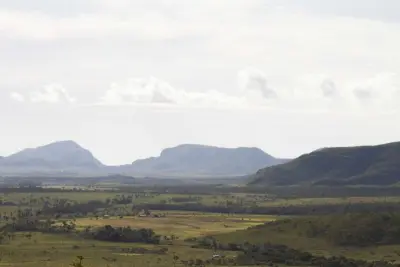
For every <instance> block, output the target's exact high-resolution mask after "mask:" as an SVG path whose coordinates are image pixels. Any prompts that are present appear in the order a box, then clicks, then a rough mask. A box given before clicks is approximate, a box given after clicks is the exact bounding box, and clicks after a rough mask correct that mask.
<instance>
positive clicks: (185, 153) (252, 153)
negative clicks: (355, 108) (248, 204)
mask: <svg viewBox="0 0 400 267" xmlns="http://www.w3.org/2000/svg"><path fill="white" fill-rule="evenodd" d="M284 162H287V160H285V159H277V158H274V157H272V156H270V155H268V154H266V153H265V152H264V151H262V150H260V149H258V148H246V147H241V148H220V147H213V146H203V145H190V144H186V145H179V146H177V147H173V148H167V149H165V150H163V151H162V152H161V155H160V156H159V157H153V158H148V159H142V160H137V161H135V162H133V163H132V165H131V168H130V169H131V171H132V172H134V173H151V174H157V173H158V174H176V175H178V174H180V175H246V174H251V173H254V172H255V171H256V170H258V169H260V168H262V167H266V166H272V165H277V164H281V163H284Z"/></svg>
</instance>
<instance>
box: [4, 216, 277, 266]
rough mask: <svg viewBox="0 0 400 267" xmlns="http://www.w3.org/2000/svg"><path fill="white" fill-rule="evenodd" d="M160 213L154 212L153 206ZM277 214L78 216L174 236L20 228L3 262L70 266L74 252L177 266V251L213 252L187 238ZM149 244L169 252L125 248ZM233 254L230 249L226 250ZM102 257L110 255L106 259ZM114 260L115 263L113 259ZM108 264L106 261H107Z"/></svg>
mask: <svg viewBox="0 0 400 267" xmlns="http://www.w3.org/2000/svg"><path fill="white" fill-rule="evenodd" d="M154 212H156V211H154ZM274 219H276V217H273V216H267V215H266V216H249V215H246V217H242V216H226V215H216V214H207V213H189V212H173V211H171V212H168V213H167V214H166V217H165V218H152V217H124V218H122V219H121V218H119V217H110V218H106V219H103V218H100V219H97V220H96V219H94V218H78V219H77V220H76V224H77V226H78V228H83V227H86V226H92V227H99V226H104V225H112V226H116V227H125V226H131V227H132V228H152V229H153V230H154V231H155V232H156V233H158V234H161V235H166V236H171V235H174V236H176V237H177V239H176V240H174V241H168V242H162V243H161V244H160V245H146V244H136V243H135V244H132V243H125V244H124V243H112V242H99V241H94V240H86V239H82V238H78V237H73V236H66V235H52V234H42V233H33V234H32V237H30V238H27V237H26V236H27V233H24V234H22V233H18V234H16V236H15V237H14V238H13V239H12V240H10V241H9V242H6V243H4V244H2V245H0V251H1V253H2V254H1V255H2V261H1V262H0V266H16V267H39V266H52V267H53V266H54V267H59V266H60V267H61V266H69V264H70V263H71V261H72V260H73V259H74V258H75V257H76V256H83V257H84V258H85V263H86V265H85V266H93V267H94V266H96V267H97V266H121V267H125V266H173V262H172V258H173V255H177V256H178V257H179V259H180V260H189V259H196V258H199V259H211V257H212V255H213V252H212V251H210V250H204V249H194V248H191V244H189V243H186V242H184V239H185V238H189V237H199V236H204V235H210V234H217V233H228V232H232V231H236V230H241V229H246V228H247V227H250V226H255V225H259V224H262V223H263V222H266V221H271V220H274ZM124 248H126V249H128V248H129V249H131V248H145V249H149V250H159V249H160V248H167V249H168V252H167V254H165V255H155V254H137V253H126V252H124V251H123V249H124ZM230 254H232V255H233V254H234V253H227V255H230ZM103 258H106V259H108V261H107V260H105V259H103ZM114 260H115V262H114ZM107 264H108V265H107Z"/></svg>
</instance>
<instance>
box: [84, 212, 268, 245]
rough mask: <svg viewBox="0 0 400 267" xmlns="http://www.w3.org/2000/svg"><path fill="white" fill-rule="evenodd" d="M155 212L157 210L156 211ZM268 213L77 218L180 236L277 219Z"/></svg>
mask: <svg viewBox="0 0 400 267" xmlns="http://www.w3.org/2000/svg"><path fill="white" fill-rule="evenodd" d="M155 213H156V212H155ZM275 219H276V217H275V216H267V215H258V216H257V215H243V216H240V215H234V216H227V215H226V214H225V215H219V214H211V213H193V212H173V211H169V212H167V213H166V217H165V218H153V217H124V218H122V219H120V218H119V217H112V218H106V219H104V218H99V219H98V220H96V219H95V218H82V219H77V221H76V224H77V226H78V227H86V226H94V227H99V226H104V225H112V226H116V227H124V226H130V227H132V228H151V229H153V230H154V231H155V232H156V233H157V234H161V235H175V236H178V237H179V238H181V239H184V238H188V237H196V236H203V235H212V234H216V233H227V232H233V231H236V230H241V229H246V228H248V227H250V226H254V225H258V224H262V223H265V222H268V221H271V220H275Z"/></svg>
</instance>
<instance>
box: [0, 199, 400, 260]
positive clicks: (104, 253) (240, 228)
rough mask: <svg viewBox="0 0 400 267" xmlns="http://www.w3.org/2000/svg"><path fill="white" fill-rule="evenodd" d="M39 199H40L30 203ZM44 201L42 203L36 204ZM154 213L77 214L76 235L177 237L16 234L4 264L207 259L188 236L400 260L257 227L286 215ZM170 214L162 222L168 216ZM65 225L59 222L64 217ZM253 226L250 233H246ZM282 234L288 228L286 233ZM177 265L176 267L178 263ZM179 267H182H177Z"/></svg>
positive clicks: (306, 202)
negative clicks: (122, 234) (149, 232)
mask: <svg viewBox="0 0 400 267" xmlns="http://www.w3.org/2000/svg"><path fill="white" fill-rule="evenodd" d="M0 196H1V199H2V201H3V202H13V203H14V205H0V213H3V214H4V213H10V212H14V211H16V210H17V209H19V208H26V207H31V208H40V205H43V203H45V202H52V201H53V202H54V201H56V200H60V199H68V200H72V201H74V202H78V203H87V202H89V201H93V200H96V201H102V202H105V201H106V200H113V199H120V198H121V196H132V197H133V200H132V203H129V204H118V203H115V204H114V203H112V204H111V206H110V207H108V208H107V209H104V210H102V214H106V213H107V211H111V210H112V209H118V208H122V207H124V208H126V210H127V211H128V212H131V211H132V208H133V207H134V205H144V204H148V203H153V204H158V203H160V204H162V203H167V204H169V205H172V207H173V205H184V204H188V203H199V204H202V205H204V206H216V207H217V206H218V207H225V206H228V205H232V203H233V204H234V205H242V206H244V207H252V206H259V207H286V206H313V205H327V206H329V205H338V204H340V205H342V204H357V203H399V204H400V197H398V196H391V197H380V196H364V197H357V196H353V197H329V198H328V197H312V198H311V197H301V198H283V197H279V196H274V195H270V194H248V193H227V194H185V193H182V194H168V193H146V192H142V193H139V194H138V193H132V192H104V191H90V192H88V191H84V192H71V191H70V192H32V193H3V194H1V195H0ZM32 199H35V200H36V201H32ZM39 200H40V201H39ZM151 213H152V214H153V215H154V214H162V215H163V216H160V217H156V216H148V217H141V216H133V214H124V215H123V216H105V217H103V216H102V215H99V216H97V215H96V216H95V215H94V214H93V213H92V214H91V215H87V216H82V215H79V216H76V217H74V219H73V220H74V223H75V224H76V227H77V229H78V230H83V229H85V228H86V227H102V226H105V225H111V226H113V227H126V226H129V227H131V228H135V229H137V228H151V229H153V230H154V231H155V232H156V233H157V234H158V235H161V236H167V237H170V236H174V239H173V240H171V239H166V240H163V241H162V242H161V243H160V244H158V245H149V244H139V243H113V242H100V241H96V240H89V239H83V238H82V237H80V236H79V235H75V234H68V235H62V234H48V233H46V234H44V233H39V232H32V233H27V232H25V233H16V234H15V236H14V237H13V238H11V239H9V240H8V239H6V240H3V242H2V243H1V244H0V266H16V267H39V266H40V267H41V266H51V267H61V266H69V264H70V263H71V262H72V261H73V260H74V259H75V258H76V256H83V257H84V258H85V259H84V263H85V265H84V266H85V267H86V266H88V267H95V266H96V267H97V266H121V267H125V266H140V267H147V266H155V267H157V266H160V267H161V266H163V267H170V266H174V262H173V257H174V255H176V256H178V257H179V259H180V260H189V259H196V258H199V259H210V258H211V257H212V255H213V254H214V252H213V251H212V250H209V249H208V250H207V249H200V248H193V247H192V243H189V242H185V239H188V238H195V237H196V238H197V237H204V236H214V237H216V238H217V239H218V241H220V242H221V243H229V242H245V241H249V242H259V243H263V242H271V243H274V244H284V245H288V246H290V247H292V248H295V249H299V250H303V251H309V252H312V253H313V254H317V255H344V256H346V257H351V258H357V259H367V260H381V259H386V260H395V261H400V256H399V255H400V246H398V245H385V246H375V247H358V248H356V247H340V246H334V245H332V244H331V243H329V242H327V241H326V240H324V239H322V238H309V237H307V236H305V235H302V234H299V233H298V232H296V231H295V230H294V231H282V229H278V228H275V229H273V230H271V229H269V228H262V227H261V228H254V226H257V225H262V224H264V223H266V222H269V221H273V220H279V219H282V218H286V217H284V216H273V215H253V214H243V215H241V214H223V213H207V212H198V211H177V210H173V209H171V210H162V211H157V210H152V211H151ZM164 215H165V217H164ZM60 220H61V219H60ZM247 228H250V229H247ZM283 230H285V229H283ZM132 248H142V249H147V250H149V251H150V252H149V253H130V252H126V250H124V249H132ZM162 248H166V249H168V251H167V252H166V253H165V254H158V253H153V252H154V251H159V250H160V249H162ZM218 253H223V254H225V255H227V256H234V255H236V253H234V252H218ZM178 263H179V262H178ZM177 266H183V265H182V264H180V263H179V264H178V265H177Z"/></svg>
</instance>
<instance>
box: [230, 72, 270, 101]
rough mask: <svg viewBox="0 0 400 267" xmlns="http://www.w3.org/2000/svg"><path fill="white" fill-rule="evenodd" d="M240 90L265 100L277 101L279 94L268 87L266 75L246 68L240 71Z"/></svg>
mask: <svg viewBox="0 0 400 267" xmlns="http://www.w3.org/2000/svg"><path fill="white" fill-rule="evenodd" d="M238 83H239V88H240V89H241V90H242V92H244V93H245V94H252V93H255V94H256V96H258V97H261V98H265V99H275V98H276V97H277V94H276V92H275V90H274V89H272V88H270V87H269V86H268V81H267V77H266V75H265V74H264V73H263V72H262V71H261V70H258V69H255V68H246V69H243V70H241V71H239V74H238Z"/></svg>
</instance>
